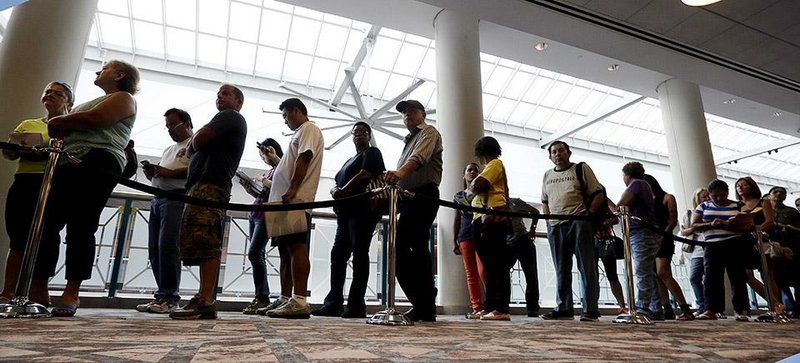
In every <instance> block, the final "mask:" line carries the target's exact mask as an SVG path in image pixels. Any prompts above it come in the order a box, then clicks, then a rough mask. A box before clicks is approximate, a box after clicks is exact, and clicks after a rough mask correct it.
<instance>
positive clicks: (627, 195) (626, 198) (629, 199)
mask: <svg viewBox="0 0 800 363" xmlns="http://www.w3.org/2000/svg"><path fill="white" fill-rule="evenodd" d="M634 198H635V196H634V195H633V193H631V192H630V191H629V190H625V191H624V192H622V196H621V197H619V202H617V208H619V207H622V206H630V205H631V203H633V199H634Z"/></svg>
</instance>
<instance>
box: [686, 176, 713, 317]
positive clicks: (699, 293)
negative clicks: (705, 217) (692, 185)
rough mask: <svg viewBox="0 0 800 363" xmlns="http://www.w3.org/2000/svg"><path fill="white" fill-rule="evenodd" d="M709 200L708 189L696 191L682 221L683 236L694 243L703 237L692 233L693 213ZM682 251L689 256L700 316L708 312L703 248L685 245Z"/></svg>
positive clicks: (690, 281) (693, 288)
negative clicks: (704, 290) (690, 207)
mask: <svg viewBox="0 0 800 363" xmlns="http://www.w3.org/2000/svg"><path fill="white" fill-rule="evenodd" d="M708 200H710V198H709V196H708V190H706V188H699V189H697V190H695V191H694V194H693V195H692V209H690V210H687V211H686V214H685V215H684V216H683V218H682V220H681V232H680V234H681V236H683V237H685V238H689V239H691V240H693V241H699V240H701V239H702V237H703V236H701V235H700V233H697V232H692V229H691V227H692V212H693V211H694V210H695V209H696V208H697V206H698V205H700V203H703V202H706V201H708ZM687 246H688V247H687ZM682 250H683V251H684V252H685V253H686V254H688V256H689V261H690V262H689V283H690V284H691V285H692V291H693V292H694V298H695V304H696V305H697V309H695V313H694V314H695V316H698V315H700V314H702V313H703V312H705V311H706V300H705V297H704V293H703V275H704V273H703V270H704V269H703V246H693V245H689V244H684V246H683V248H682Z"/></svg>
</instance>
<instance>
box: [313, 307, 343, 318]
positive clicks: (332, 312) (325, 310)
mask: <svg viewBox="0 0 800 363" xmlns="http://www.w3.org/2000/svg"><path fill="white" fill-rule="evenodd" d="M311 315H314V316H335V317H340V316H342V308H341V307H339V308H336V307H333V306H330V305H322V307H320V308H319V309H316V310H314V311H312V312H311Z"/></svg>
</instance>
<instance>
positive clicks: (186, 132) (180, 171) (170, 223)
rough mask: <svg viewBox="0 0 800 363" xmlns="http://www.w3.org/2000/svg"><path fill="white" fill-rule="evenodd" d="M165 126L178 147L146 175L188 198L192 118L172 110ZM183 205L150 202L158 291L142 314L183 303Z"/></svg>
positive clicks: (149, 167) (151, 255)
mask: <svg viewBox="0 0 800 363" xmlns="http://www.w3.org/2000/svg"><path fill="white" fill-rule="evenodd" d="M164 117H165V124H166V125H165V126H166V129H167V132H168V133H169V137H170V138H171V139H172V141H174V142H175V144H173V145H170V146H169V147H167V148H166V149H165V150H164V153H163V154H162V155H161V161H160V162H159V163H158V164H157V165H156V164H150V163H143V164H142V171H144V176H145V177H147V180H150V181H151V182H152V184H153V186H154V187H156V188H158V189H162V190H169V191H171V192H173V193H179V194H186V189H185V188H186V174H187V171H188V170H189V156H187V155H186V149H187V148H188V147H189V142H190V140H191V139H192V135H193V134H194V133H193V131H192V118H191V116H189V113H188V112H186V111H184V110H180V109H177V108H171V109H169V110H167V112H166V113H164ZM182 214H183V202H181V201H178V200H171V199H168V198H165V197H159V196H154V197H153V200H152V201H150V219H149V223H148V232H149V233H148V244H147V256H148V259H149V260H150V268H151V269H152V270H153V277H154V278H155V280H156V286H158V289H157V290H156V292H155V294H154V295H153V301H151V302H149V303H146V304H139V305H137V306H136V310H137V311H140V312H148V313H157V314H168V313H171V312H173V311H174V310H175V309H176V308H177V307H178V303H179V302H180V301H181V296H180V295H179V292H178V290H179V288H180V285H181V256H180V253H179V252H178V238H179V237H180V226H181V215H182Z"/></svg>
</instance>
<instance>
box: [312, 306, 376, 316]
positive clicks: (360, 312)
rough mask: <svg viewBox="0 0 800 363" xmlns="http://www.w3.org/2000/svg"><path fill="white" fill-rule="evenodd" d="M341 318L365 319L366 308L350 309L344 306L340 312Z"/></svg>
mask: <svg viewBox="0 0 800 363" xmlns="http://www.w3.org/2000/svg"><path fill="white" fill-rule="evenodd" d="M312 314H313V313H312ZM342 318H345V319H366V318H367V310H366V309H350V308H346V309H344V312H342Z"/></svg>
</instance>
